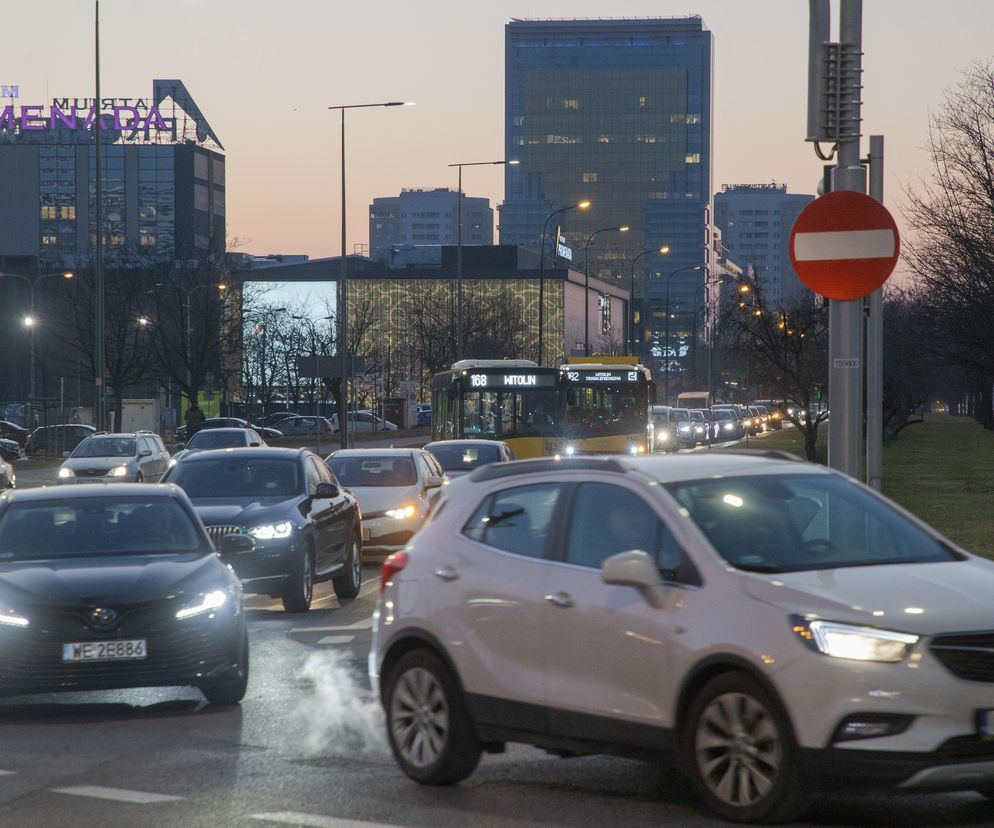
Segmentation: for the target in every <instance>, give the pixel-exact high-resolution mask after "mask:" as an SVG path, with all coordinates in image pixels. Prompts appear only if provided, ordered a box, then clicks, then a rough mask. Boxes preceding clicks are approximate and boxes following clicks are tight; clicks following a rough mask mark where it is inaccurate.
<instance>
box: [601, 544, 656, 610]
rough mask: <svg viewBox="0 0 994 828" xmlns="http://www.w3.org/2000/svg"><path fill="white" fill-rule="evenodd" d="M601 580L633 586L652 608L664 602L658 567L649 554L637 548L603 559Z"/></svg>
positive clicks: (615, 584) (616, 584) (606, 582)
mask: <svg viewBox="0 0 994 828" xmlns="http://www.w3.org/2000/svg"><path fill="white" fill-rule="evenodd" d="M601 580H602V581H603V582H604V583H605V584H612V585H614V586H630V587H634V588H635V589H637V590H638V591H639V592H641V593H642V597H643V598H645V600H646V601H647V602H648V604H649V606H651V607H653V608H654V609H662V608H663V607H664V606H665V604H666V587H665V586H664V585H663V577H662V575H661V574H660V572H659V568H658V567H657V566H656V563H655V561H653V559H652V556H651V555H649V554H648V553H646V552H643V551H641V550H639V549H633V550H631V551H629V552H619V553H618V554H617V555H612V556H611V557H610V558H608V559H607V560H605V561H604V563H603V565H602V566H601Z"/></svg>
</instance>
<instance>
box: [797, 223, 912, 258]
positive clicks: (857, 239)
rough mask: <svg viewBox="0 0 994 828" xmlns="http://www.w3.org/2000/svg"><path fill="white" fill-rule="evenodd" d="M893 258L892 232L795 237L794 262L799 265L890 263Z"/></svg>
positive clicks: (843, 232) (857, 231)
mask: <svg viewBox="0 0 994 828" xmlns="http://www.w3.org/2000/svg"><path fill="white" fill-rule="evenodd" d="M893 255H894V231H893V230H832V231H828V232H824V233H798V234H797V235H796V236H794V258H795V259H797V261H799V262H823V261H827V260H834V261H842V260H844V259H889V258H890V257H891V256H893Z"/></svg>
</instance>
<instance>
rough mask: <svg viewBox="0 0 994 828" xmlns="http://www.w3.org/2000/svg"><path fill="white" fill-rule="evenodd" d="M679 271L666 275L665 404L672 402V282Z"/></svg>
mask: <svg viewBox="0 0 994 828" xmlns="http://www.w3.org/2000/svg"><path fill="white" fill-rule="evenodd" d="M677 272H678V271H676V270H674V271H673V273H670V275H669V276H667V277H666V346H665V348H664V349H663V357H664V358H665V360H666V368H665V371H666V373H665V379H664V380H663V405H669V404H670V282H672V281H673V276H674V275H675V274H676V273H677Z"/></svg>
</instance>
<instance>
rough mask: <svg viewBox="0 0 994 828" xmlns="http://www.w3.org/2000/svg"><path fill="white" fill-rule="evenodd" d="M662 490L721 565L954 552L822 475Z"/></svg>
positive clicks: (762, 567) (785, 566) (846, 561)
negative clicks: (677, 504)
mask: <svg viewBox="0 0 994 828" xmlns="http://www.w3.org/2000/svg"><path fill="white" fill-rule="evenodd" d="M667 488H668V489H669V490H670V492H671V493H672V494H673V496H674V497H675V498H676V499H677V500H678V501H679V502H680V504H681V505H682V506H683V507H684V508H685V509H687V511H688V512H689V513H690V517H691V518H692V519H693V521H694V522H695V523H696V524H697V525H698V526H699V527H700V529H701V531H703V532H704V534H705V535H706V536H707V538H708V540H709V541H710V542H711V545H712V546H714V548H715V549H716V550H717V551H718V554H719V555H721V556H722V557H723V558H724V559H725V560H726V561H728V563H730V564H731V565H732V566H735V567H738V568H739V569H745V570H748V571H752V572H790V571H801V570H811V569H834V568H837V567H847V566H874V565H879V564H894V563H905V564H906V563H932V562H939V561H955V560H959V559H960V557H959V555H957V554H956V553H955V552H954V551H953V550H952V549H950V548H948V547H947V546H945V545H944V544H942V543H940V542H939V541H938V540H936V539H935V538H933V537H932V536H931V535H929V534H927V533H926V532H924V531H922V530H921V529H919V528H918V527H917V526H916V525H915V524H913V523H911V522H910V521H909V520H907V519H906V518H904V517H903V516H901V515H900V514H899V513H898V512H896V511H895V510H894V509H892V508H891V507H890V506H888V505H887V504H886V503H884V502H882V501H881V500H878V499H877V498H876V497H874V496H873V495H871V494H869V493H867V492H865V491H863V490H862V489H860V488H859V487H857V486H854V485H853V484H851V483H849V482H847V481H845V480H843V479H842V478H839V477H836V476H834V475H828V474H797V475H776V476H773V475H757V476H754V477H726V478H721V479H712V480H696V481H690V482H681V483H670V484H669V485H668V486H667Z"/></svg>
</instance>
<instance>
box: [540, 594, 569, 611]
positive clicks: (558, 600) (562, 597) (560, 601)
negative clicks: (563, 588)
mask: <svg viewBox="0 0 994 828" xmlns="http://www.w3.org/2000/svg"><path fill="white" fill-rule="evenodd" d="M545 600H546V601H548V602H549V603H550V604H555V605H556V606H557V607H561V608H562V609H568V608H569V607H571V606H573V599H572V598H570V597H569V594H568V593H566V592H556V593H554V594H553V595H546V596H545Z"/></svg>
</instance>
